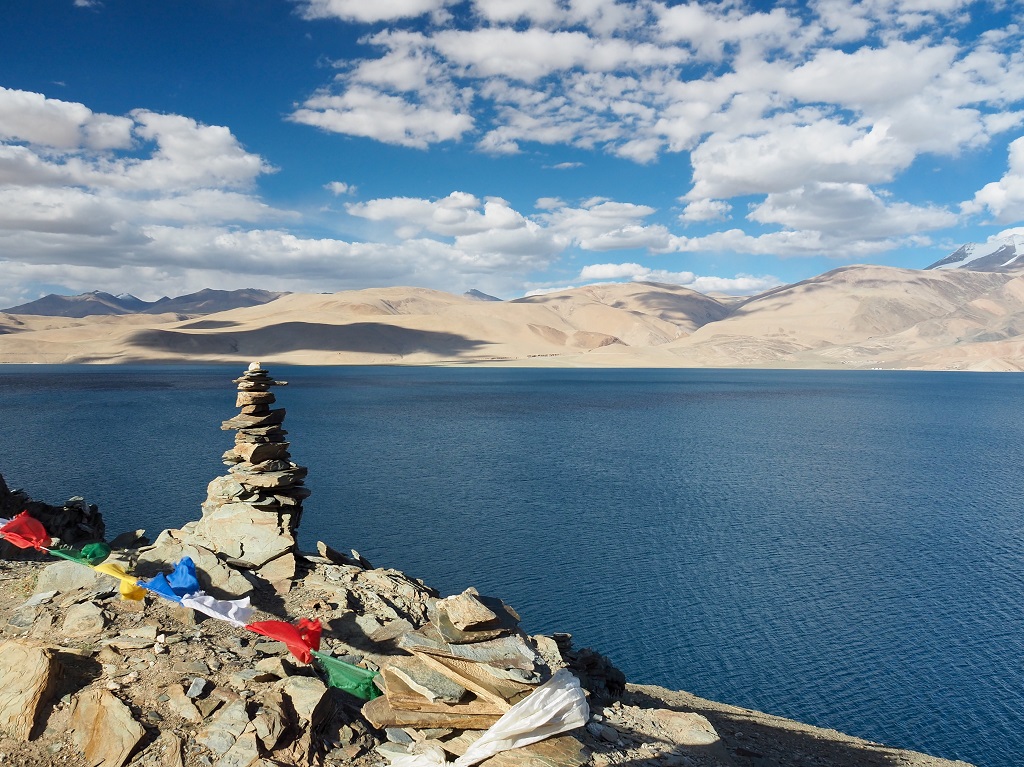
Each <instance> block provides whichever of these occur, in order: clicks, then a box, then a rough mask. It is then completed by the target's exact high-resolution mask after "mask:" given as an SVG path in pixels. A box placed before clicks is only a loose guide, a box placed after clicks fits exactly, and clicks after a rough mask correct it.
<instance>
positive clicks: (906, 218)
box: [748, 183, 958, 240]
mask: <svg viewBox="0 0 1024 767" xmlns="http://www.w3.org/2000/svg"><path fill="white" fill-rule="evenodd" d="M748 218H750V219H751V220H752V221H757V222H758V223H762V224H779V225H781V226H783V227H785V228H786V229H790V230H806V231H817V232H824V233H827V234H828V235H829V236H831V237H834V238H844V239H851V240H853V239H863V240H874V239H879V238H888V237H900V236H907V235H910V234H913V233H916V232H922V231H928V230H934V229H941V228H944V227H948V226H953V225H954V224H956V222H957V218H958V217H957V215H956V214H955V213H953V212H952V211H949V210H946V209H945V208H941V207H937V206H927V207H919V206H914V205H910V204H908V203H902V202H887V201H885V200H883V199H882V198H881V197H879V196H878V195H877V194H875V193H874V192H873V191H872V190H871V189H870V188H869V187H867V186H865V185H864V184H836V183H813V184H808V185H806V186H803V187H800V188H799V189H790V190H787V191H785V192H776V193H772V194H769V195H768V196H767V197H766V198H765V200H764V202H762V203H760V204H759V205H757V206H755V207H754V209H753V210H752V211H751V213H750V215H749V216H748Z"/></svg>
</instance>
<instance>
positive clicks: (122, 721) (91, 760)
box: [71, 689, 145, 767]
mask: <svg viewBox="0 0 1024 767" xmlns="http://www.w3.org/2000/svg"><path fill="white" fill-rule="evenodd" d="M143 735H145V730H143V728H142V725H141V724H139V723H138V722H136V721H135V719H134V718H133V717H132V712H131V711H129V710H128V707H127V706H126V705H125V704H124V703H122V702H121V701H120V700H118V699H117V698H116V697H115V696H114V695H112V694H111V693H109V692H107V691H106V690H97V689H91V690H84V691H82V692H81V693H79V694H78V695H76V696H75V697H74V699H73V702H72V710H71V738H72V740H73V741H74V743H75V745H76V746H77V747H78V749H79V750H80V751H82V753H84V754H85V760H86V764H88V765H90V767H122V766H123V765H124V764H125V763H126V762H127V761H128V759H129V758H130V757H131V755H132V752H133V751H134V750H135V747H136V746H138V745H139V741H141V740H142V736H143Z"/></svg>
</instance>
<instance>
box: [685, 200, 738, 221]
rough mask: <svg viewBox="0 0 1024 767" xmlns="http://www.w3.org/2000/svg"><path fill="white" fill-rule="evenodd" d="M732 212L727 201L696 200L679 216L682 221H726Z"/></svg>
mask: <svg viewBox="0 0 1024 767" xmlns="http://www.w3.org/2000/svg"><path fill="white" fill-rule="evenodd" d="M731 211H732V205H730V204H729V203H727V202H726V201H725V200H706V199H705V200H694V201H693V202H691V203H688V204H687V205H686V207H685V208H683V212H682V213H681V214H680V215H679V219H680V220H681V221H687V222H694V221H724V220H725V219H726V217H727V216H728V215H729V213H730V212H731Z"/></svg>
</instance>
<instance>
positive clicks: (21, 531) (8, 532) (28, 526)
mask: <svg viewBox="0 0 1024 767" xmlns="http://www.w3.org/2000/svg"><path fill="white" fill-rule="evenodd" d="M0 536H3V537H4V540H6V541H7V542H8V543H12V544H14V545H15V546H17V547H18V548H19V549H36V550H37V551H46V548H45V547H46V546H49V545H50V535H49V533H47V532H46V528H45V527H43V523H42V522H40V521H39V520H38V519H36V518H35V517H30V516H29V513H28V512H27V511H23V512H21V514H19V515H18V516H16V517H15V518H14V519H12V520H11V521H10V522H8V523H7V524H6V525H4V526H3V527H0Z"/></svg>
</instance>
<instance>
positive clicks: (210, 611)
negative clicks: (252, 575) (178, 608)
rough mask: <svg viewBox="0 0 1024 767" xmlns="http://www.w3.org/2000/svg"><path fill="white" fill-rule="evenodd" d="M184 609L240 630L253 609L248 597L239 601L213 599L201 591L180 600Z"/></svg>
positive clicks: (249, 617)
mask: <svg viewBox="0 0 1024 767" xmlns="http://www.w3.org/2000/svg"><path fill="white" fill-rule="evenodd" d="M181 603H182V604H183V605H184V606H185V607H191V608H192V609H193V610H195V611H196V612H200V613H203V614H204V615H209V616H210V617H211V618H216V619H217V620H222V621H227V622H228V623H230V624H231V625H232V626H237V627H238V628H240V629H243V628H245V624H247V623H248V622H249V620H250V619H251V618H252V614H253V609H252V608H251V607H249V597H242V598H241V599H214V598H213V597H211V596H208V595H207V594H205V593H204V592H202V591H197V592H196V593H195V594H189V595H188V596H186V597H182V598H181Z"/></svg>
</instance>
